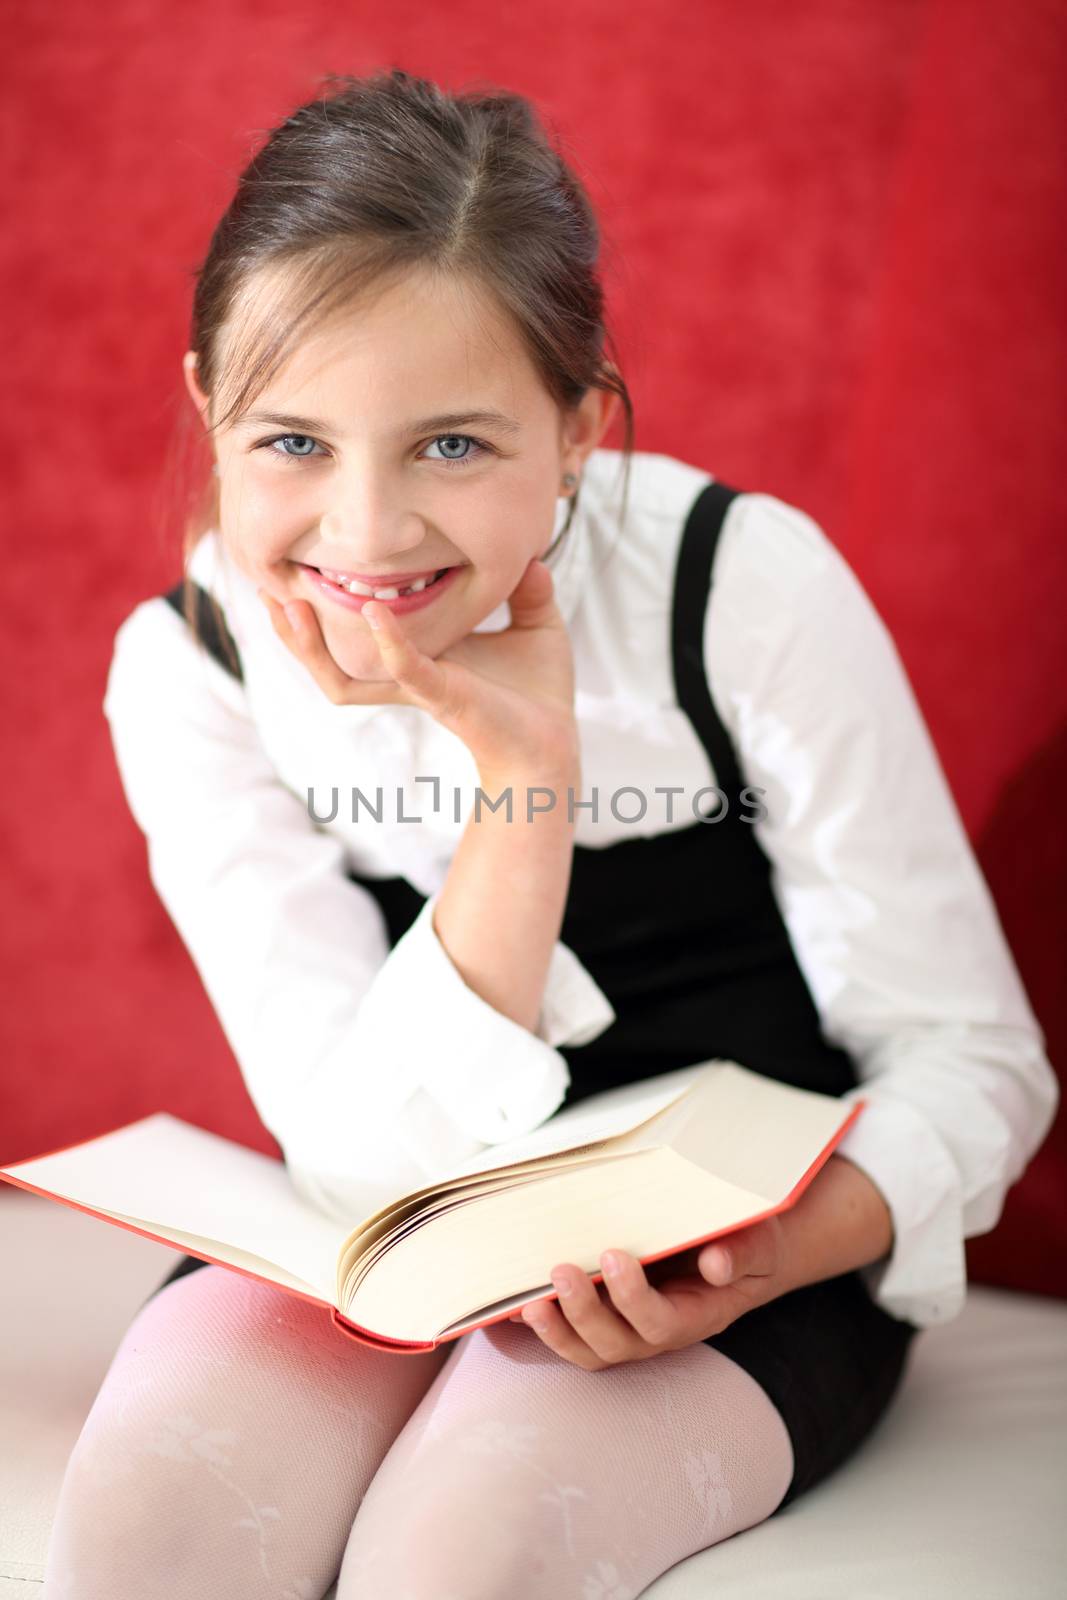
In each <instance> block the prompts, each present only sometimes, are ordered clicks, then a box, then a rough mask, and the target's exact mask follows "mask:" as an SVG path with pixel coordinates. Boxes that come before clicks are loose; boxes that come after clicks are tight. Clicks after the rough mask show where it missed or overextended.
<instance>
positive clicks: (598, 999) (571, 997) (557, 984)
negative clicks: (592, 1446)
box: [537, 940, 615, 1045]
mask: <svg viewBox="0 0 1067 1600" xmlns="http://www.w3.org/2000/svg"><path fill="white" fill-rule="evenodd" d="M614 1021H615V1010H614V1008H613V1006H612V1004H611V1001H610V1000H609V999H608V997H607V995H606V994H605V993H604V991H603V989H601V988H600V987H599V985H598V984H597V983H595V982H594V980H593V979H592V978H591V977H590V975H589V973H588V972H587V971H586V969H585V967H583V966H582V963H581V962H580V961H579V960H578V957H577V956H576V955H575V954H574V951H573V950H571V949H570V948H569V947H568V946H567V945H565V944H561V943H560V942H559V941H558V940H557V941H556V946H555V949H554V950H553V951H552V955H551V958H550V960H549V963H548V976H547V977H546V979H545V992H544V996H543V997H542V1001H541V1012H540V1015H539V1016H538V1019H537V1037H538V1038H539V1039H543V1040H544V1042H545V1044H552V1045H557V1044H575V1045H577V1044H588V1043H589V1041H590V1040H591V1039H596V1038H597V1037H598V1036H599V1035H600V1034H602V1033H603V1032H604V1029H605V1028H610V1027H611V1024H612V1023H613V1022H614Z"/></svg>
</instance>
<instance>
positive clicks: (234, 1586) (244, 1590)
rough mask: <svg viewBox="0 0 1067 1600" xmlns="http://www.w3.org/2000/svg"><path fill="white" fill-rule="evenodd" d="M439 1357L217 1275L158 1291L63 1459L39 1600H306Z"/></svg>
mask: <svg viewBox="0 0 1067 1600" xmlns="http://www.w3.org/2000/svg"><path fill="white" fill-rule="evenodd" d="M450 1354H451V1347H450V1346H446V1347H445V1349H444V1350H443V1351H441V1350H437V1351H434V1352H433V1353H432V1354H430V1355H425V1356H394V1355H382V1354H379V1353H378V1352H377V1351H374V1350H370V1349H368V1348H366V1347H365V1346H363V1345H359V1344H354V1343H352V1342H351V1341H350V1340H348V1339H346V1338H345V1337H344V1335H343V1334H341V1333H340V1332H339V1331H338V1330H337V1329H336V1328H335V1327H334V1326H333V1324H332V1323H331V1321H330V1319H329V1316H328V1314H327V1313H326V1312H325V1311H324V1310H323V1309H321V1308H320V1307H317V1306H313V1305H311V1304H310V1303H309V1302H307V1301H304V1300H299V1299H296V1298H295V1297H294V1296H292V1295H289V1294H286V1293H284V1292H283V1291H281V1290H278V1289H273V1288H270V1287H269V1286H267V1285H265V1284H261V1283H259V1282H257V1281H255V1280H254V1279H251V1278H245V1277H242V1276H241V1275H240V1274H239V1273H234V1272H228V1271H226V1269H225V1268H223V1267H216V1266H208V1267H203V1268H201V1269H200V1270H199V1271H197V1272H192V1273H189V1274H188V1275H187V1276H185V1277H183V1278H179V1279H177V1280H176V1281H175V1282H173V1283H170V1284H168V1285H167V1286H166V1287H165V1288H163V1289H161V1290H160V1291H159V1293H158V1294H156V1295H155V1296H154V1297H153V1298H152V1299H150V1300H149V1301H148V1302H147V1304H146V1305H145V1306H144V1307H143V1308H142V1309H141V1311H140V1312H139V1313H138V1315H137V1316H136V1318H135V1319H134V1321H133V1322H132V1323H131V1324H130V1326H129V1328H128V1329H127V1330H126V1333H125V1335H124V1336H123V1339H122V1343H121V1344H120V1345H119V1348H118V1350H117V1351H116V1353H115V1356H114V1358H113V1359H112V1362H111V1365H110V1367H109V1369H108V1372H107V1375H106V1377H105V1379H104V1382H103V1384H102V1386H101V1388H100V1391H99V1393H98V1395H97V1397H96V1399H95V1401H94V1402H93V1407H92V1410H91V1411H90V1413H89V1416H88V1418H87V1420H86V1422H85V1426H84V1427H83V1429H82V1432H81V1435H80V1436H79V1438H78V1442H77V1444H76V1445H75V1447H74V1450H73V1452H72V1454H71V1458H70V1462H69V1464H68V1466H67V1471H66V1476H65V1477H64V1480H63V1486H62V1489H61V1492H60V1499H59V1505H58V1509H57V1513H56V1518H55V1522H54V1525H53V1530H52V1537H51V1543H50V1547H49V1551H48V1562H47V1568H46V1574H45V1584H44V1593H45V1596H46V1600H105V1597H106V1600H114V1597H115V1596H117V1595H121V1596H130V1597H133V1596H136V1597H137V1600H163V1597H166V1600H203V1597H204V1596H205V1595H219V1594H225V1595H226V1596H227V1597H228V1600H244V1597H246V1596H247V1597H252V1596H255V1600H267V1597H269V1600H320V1597H321V1596H322V1594H323V1593H324V1592H325V1591H326V1589H327V1588H328V1587H329V1585H330V1583H331V1582H332V1581H333V1579H334V1577H335V1576H336V1574H337V1570H338V1567H339V1566H340V1563H341V1556H342V1554H343V1551H344V1546H345V1540H346V1539H347V1537H348V1534H349V1531H350V1529H351V1525H352V1518H353V1515H354V1513H355V1511H356V1508H357V1506H358V1505H359V1502H360V1500H361V1499H362V1497H363V1493H364V1491H365V1489H366V1487H367V1485H368V1483H369V1482H370V1480H371V1478H372V1477H373V1475H374V1473H375V1471H376V1470H377V1467H378V1465H379V1463H380V1461H381V1460H382V1457H383V1456H384V1455H385V1453H386V1451H387V1450H388V1449H389V1446H390V1444H391V1443H392V1441H393V1439H394V1438H395V1436H396V1434H397V1432H398V1431H399V1430H400V1429H401V1428H402V1427H403V1425H404V1423H405V1422H406V1420H407V1418H408V1417H409V1416H410V1414H411V1412H412V1410H413V1409H414V1407H415V1406H416V1405H417V1404H418V1402H419V1400H420V1399H421V1398H422V1396H423V1394H424V1393H425V1391H426V1389H427V1387H428V1386H429V1385H430V1384H431V1383H432V1381H433V1379H434V1378H435V1377H436V1376H437V1374H438V1372H439V1371H440V1370H441V1367H442V1364H443V1362H444V1361H445V1360H447V1358H448V1356H449V1355H450Z"/></svg>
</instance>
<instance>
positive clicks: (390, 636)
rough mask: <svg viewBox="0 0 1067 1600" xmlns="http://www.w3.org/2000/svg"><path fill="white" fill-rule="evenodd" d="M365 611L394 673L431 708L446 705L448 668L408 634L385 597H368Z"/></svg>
mask: <svg viewBox="0 0 1067 1600" xmlns="http://www.w3.org/2000/svg"><path fill="white" fill-rule="evenodd" d="M361 614H362V616H363V619H364V621H365V622H366V623H367V625H368V627H369V628H370V630H371V637H372V638H373V639H374V641H375V643H376V644H377V646H378V654H379V656H380V657H381V661H382V665H383V666H384V667H385V670H386V672H388V673H389V675H390V677H391V678H393V679H394V681H395V682H396V683H398V684H400V685H401V686H402V687H403V688H404V689H406V690H407V691H408V693H409V694H410V695H411V696H412V697H413V698H415V699H416V700H418V701H419V702H420V703H422V704H424V705H425V706H426V707H427V708H428V709H432V710H435V711H436V710H438V709H443V706H444V701H445V699H446V695H447V678H446V676H445V672H444V669H443V668H442V667H440V666H439V665H438V663H437V662H436V661H435V660H434V659H433V657H432V656H428V655H426V654H424V652H423V651H422V650H420V649H419V647H418V645H416V644H414V643H413V642H412V640H411V639H409V638H408V636H407V634H406V633H405V632H404V629H403V627H402V626H401V624H400V621H399V619H398V618H397V617H395V616H394V615H393V613H392V612H391V611H390V609H389V607H388V606H387V605H385V604H384V603H383V602H382V601H380V600H368V602H367V604H366V605H364V606H363V607H362V611H361Z"/></svg>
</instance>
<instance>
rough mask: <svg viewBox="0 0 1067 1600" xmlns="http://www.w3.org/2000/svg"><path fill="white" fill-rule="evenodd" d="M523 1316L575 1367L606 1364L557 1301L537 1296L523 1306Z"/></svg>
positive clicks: (591, 1369) (591, 1368)
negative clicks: (576, 1328)
mask: <svg viewBox="0 0 1067 1600" xmlns="http://www.w3.org/2000/svg"><path fill="white" fill-rule="evenodd" d="M522 1320H523V1322H525V1323H526V1325H527V1327H529V1328H532V1329H533V1331H534V1333H536V1334H537V1337H538V1338H539V1339H540V1340H541V1343H542V1344H546V1345H547V1346H548V1348H549V1349H550V1350H554V1351H555V1352H556V1354H557V1355H558V1356H562V1357H563V1359H564V1360H565V1361H570V1362H573V1364H574V1365H575V1366H576V1367H584V1368H585V1370H586V1371H587V1372H597V1371H599V1370H600V1368H601V1367H603V1366H605V1365H607V1363H606V1362H604V1361H602V1360H601V1358H600V1357H599V1356H598V1355H597V1353H596V1351H595V1350H591V1349H590V1348H589V1346H588V1345H587V1344H586V1343H585V1341H584V1340H583V1339H582V1338H581V1337H580V1335H579V1334H577V1333H576V1332H575V1331H574V1329H573V1328H572V1327H571V1325H570V1323H569V1322H568V1321H567V1318H566V1317H565V1316H564V1315H563V1313H562V1312H561V1311H560V1309H559V1304H558V1302H554V1301H551V1300H537V1301H535V1302H534V1304H533V1305H530V1306H526V1307H525V1308H524V1309H523V1313H522Z"/></svg>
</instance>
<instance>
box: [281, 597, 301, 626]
mask: <svg viewBox="0 0 1067 1600" xmlns="http://www.w3.org/2000/svg"><path fill="white" fill-rule="evenodd" d="M283 610H284V611H285V620H286V622H288V624H289V626H290V628H292V630H293V632H294V633H299V631H300V629H301V628H302V627H303V622H302V620H301V617H300V611H299V609H298V607H297V604H296V602H295V600H290V601H289V603H288V605H286V606H284V607H283Z"/></svg>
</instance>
